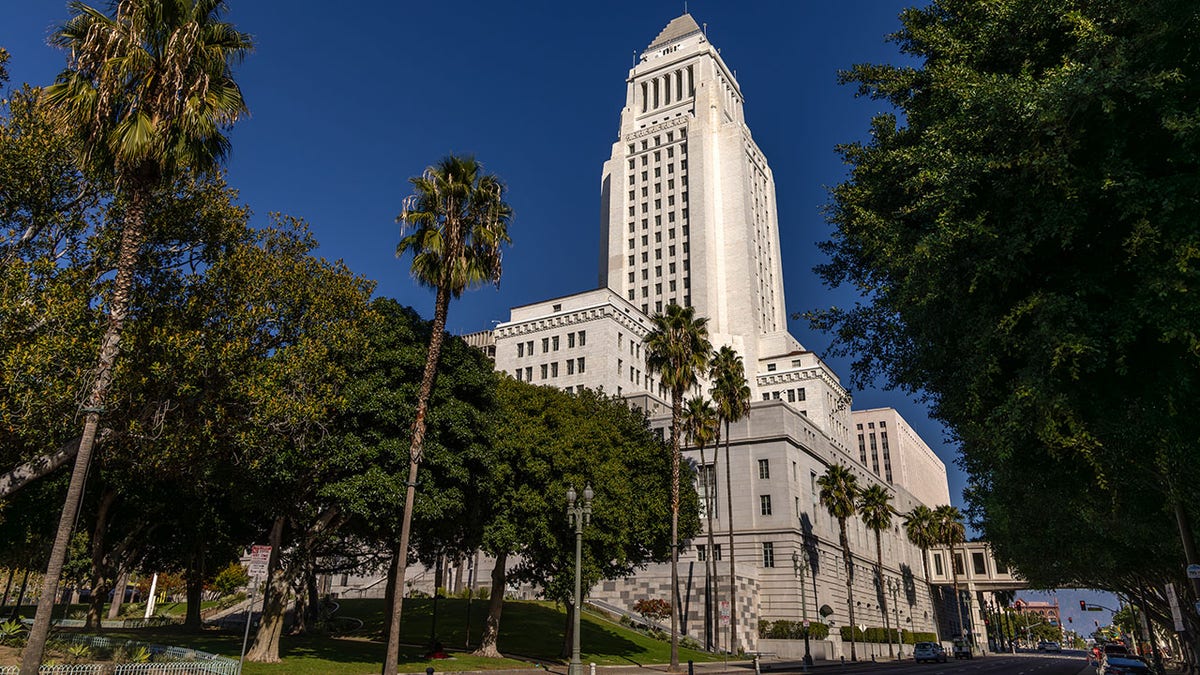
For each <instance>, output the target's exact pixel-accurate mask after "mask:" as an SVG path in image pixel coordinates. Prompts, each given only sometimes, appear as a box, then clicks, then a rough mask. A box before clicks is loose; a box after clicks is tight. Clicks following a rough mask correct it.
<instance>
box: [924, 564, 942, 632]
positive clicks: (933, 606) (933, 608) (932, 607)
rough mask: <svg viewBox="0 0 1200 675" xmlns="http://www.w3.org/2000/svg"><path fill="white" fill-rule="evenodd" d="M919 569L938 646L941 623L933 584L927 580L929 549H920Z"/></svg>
mask: <svg viewBox="0 0 1200 675" xmlns="http://www.w3.org/2000/svg"><path fill="white" fill-rule="evenodd" d="M921 568H922V569H924V570H925V590H926V591H928V592H929V611H930V613H931V614H932V615H933V634H934V635H936V636H937V640H938V644H941V643H942V622H941V621H939V620H938V608H937V605H938V603H937V599H936V598H935V597H934V596H933V583H932V582H930V580H929V549H927V548H923V549H921Z"/></svg>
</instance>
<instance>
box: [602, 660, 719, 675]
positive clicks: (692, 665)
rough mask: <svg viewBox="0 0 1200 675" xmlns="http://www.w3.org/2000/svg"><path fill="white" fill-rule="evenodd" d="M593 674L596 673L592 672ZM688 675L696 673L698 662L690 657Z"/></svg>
mask: <svg viewBox="0 0 1200 675" xmlns="http://www.w3.org/2000/svg"><path fill="white" fill-rule="evenodd" d="M592 675H596V674H595V673H592ZM688 675H696V662H695V661H693V660H691V659H688Z"/></svg>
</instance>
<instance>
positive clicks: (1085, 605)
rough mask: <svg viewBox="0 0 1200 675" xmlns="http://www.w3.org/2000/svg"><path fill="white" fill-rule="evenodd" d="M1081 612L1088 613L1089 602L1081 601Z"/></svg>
mask: <svg viewBox="0 0 1200 675" xmlns="http://www.w3.org/2000/svg"><path fill="white" fill-rule="evenodd" d="M1079 611H1081V612H1086V611H1087V602H1085V601H1083V600H1080V601H1079Z"/></svg>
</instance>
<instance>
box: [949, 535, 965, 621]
mask: <svg viewBox="0 0 1200 675" xmlns="http://www.w3.org/2000/svg"><path fill="white" fill-rule="evenodd" d="M956 562H957V558H955V556H954V544H950V574H951V576H952V577H953V579H954V610H955V611H956V612H958V637H960V638H961V637H962V636H963V615H962V602H961V599H962V598H961V597H960V596H959V594H958V566H957V565H956V564H955V563H956Z"/></svg>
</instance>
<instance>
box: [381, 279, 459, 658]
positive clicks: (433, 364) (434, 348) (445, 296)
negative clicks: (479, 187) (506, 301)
mask: <svg viewBox="0 0 1200 675" xmlns="http://www.w3.org/2000/svg"><path fill="white" fill-rule="evenodd" d="M449 309H450V289H449V288H446V283H440V284H439V285H438V289H437V298H436V300H435V302H434V311H433V327H432V328H433V332H432V333H431V334H430V336H429V353H428V354H427V355H426V356H425V372H424V374H423V375H422V376H421V389H420V391H419V393H418V394H417V416H416V419H414V420H413V425H412V443H411V444H410V445H409V449H408V488H407V489H406V490H405V491H404V518H403V520H402V521H401V525H400V546H399V548H398V549H397V551H396V558H397V559H398V560H399V565H397V566H396V576H395V580H396V594H395V596H394V597H393V598H392V606H391V622H390V623H389V625H388V633H387V650H386V653H385V654H384V657H383V675H396V672H397V671H396V669H397V662H398V661H399V660H400V620H401V614H402V612H403V610H404V602H403V601H404V593H403V589H404V571H405V569H406V568H407V567H408V539H409V536H410V535H411V533H412V512H413V505H414V504H415V503H416V501H417V469H418V468H420V466H421V459H422V456H423V454H424V448H425V417H426V415H428V414H429V398H430V395H431V394H432V393H433V382H434V380H435V379H436V377H437V366H438V360H439V358H440V357H441V354H442V339H443V332H444V331H445V330H446V314H447V313H448V311H449Z"/></svg>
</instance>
